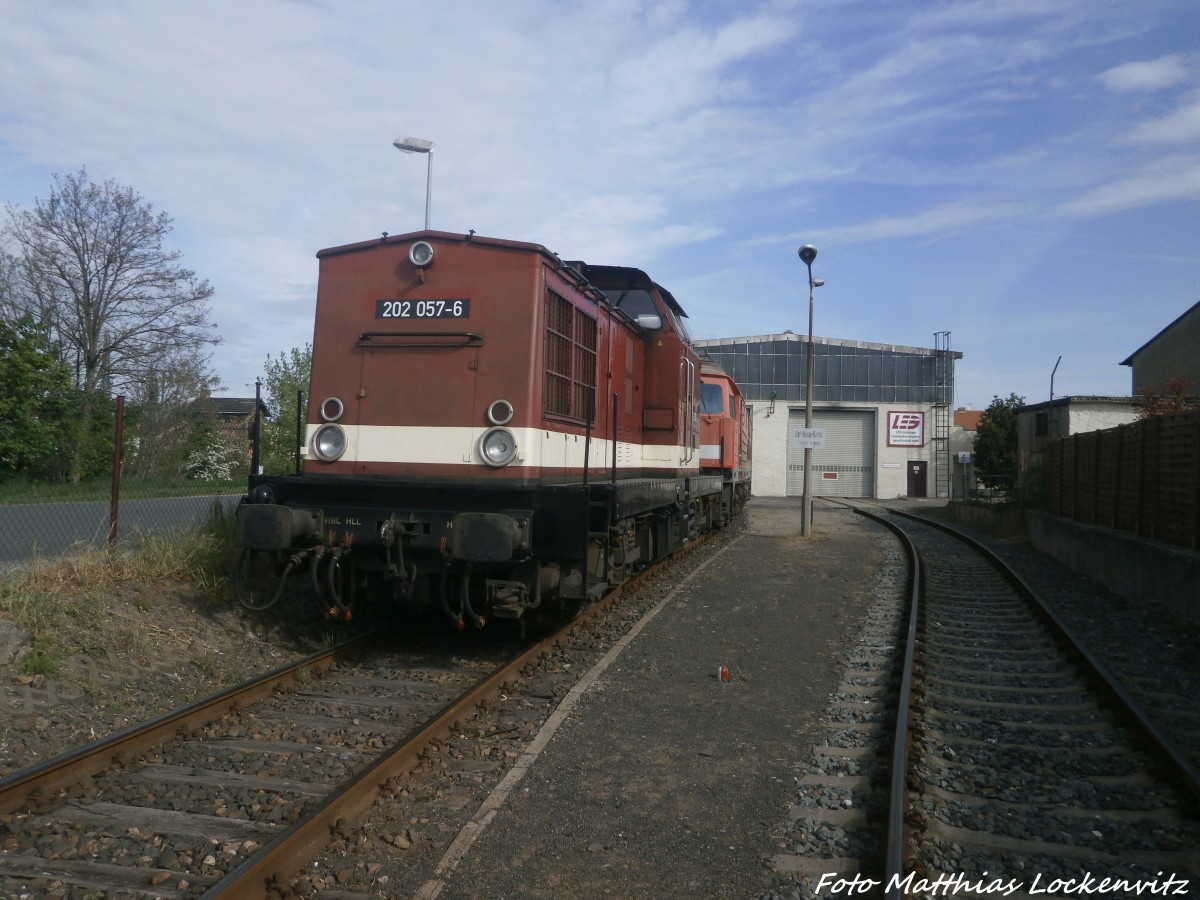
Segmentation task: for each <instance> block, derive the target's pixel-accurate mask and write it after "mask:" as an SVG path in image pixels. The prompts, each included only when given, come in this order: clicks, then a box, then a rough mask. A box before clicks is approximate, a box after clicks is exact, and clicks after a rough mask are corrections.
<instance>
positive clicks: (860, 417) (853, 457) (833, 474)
mask: <svg viewBox="0 0 1200 900" xmlns="http://www.w3.org/2000/svg"><path fill="white" fill-rule="evenodd" d="M803 427H804V410H802V409H800V410H796V409H791V410H788V434H789V435H790V434H791V433H792V429H793V428H803ZM813 427H814V428H824V429H825V449H824V450H814V451H813V452H812V466H813V471H812V486H813V496H814V497H874V496H875V412H874V410H870V409H815V410H813ZM787 493H788V496H789V497H793V496H794V497H801V496H803V495H804V451H803V450H798V449H794V448H793V447H791V446H790V441H789V446H788V448H787Z"/></svg>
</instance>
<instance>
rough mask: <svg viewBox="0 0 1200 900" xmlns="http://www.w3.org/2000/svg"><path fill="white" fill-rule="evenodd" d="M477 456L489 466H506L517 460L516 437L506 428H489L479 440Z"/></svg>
mask: <svg viewBox="0 0 1200 900" xmlns="http://www.w3.org/2000/svg"><path fill="white" fill-rule="evenodd" d="M479 454H480V455H481V456H482V457H483V461H484V462H485V463H487V464H488V465H489V466H507V465H508V464H509V463H510V462H512V461H513V460H514V459H516V458H517V437H516V435H514V434H513V433H512V432H511V431H509V430H508V429H507V428H500V427H499V426H497V427H495V428H489V429H488V430H487V431H485V432H484V433H483V437H481V438H480V439H479Z"/></svg>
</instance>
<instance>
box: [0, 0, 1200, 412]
mask: <svg viewBox="0 0 1200 900" xmlns="http://www.w3.org/2000/svg"><path fill="white" fill-rule="evenodd" d="M0 22H3V27H2V28H0V201H3V203H4V205H5V206H6V207H16V208H20V209H30V208H32V207H33V206H34V205H35V203H36V202H37V201H38V199H45V198H46V197H47V196H48V195H49V192H50V189H51V188H52V186H53V177H54V175H55V174H59V175H67V174H73V173H76V172H78V171H80V170H81V169H86V171H87V174H88V176H89V178H90V179H91V180H92V181H95V182H97V183H103V182H105V181H108V180H113V181H115V182H116V183H117V184H118V185H121V186H128V187H132V188H133V189H134V190H136V191H137V192H138V193H139V194H140V195H141V196H142V197H143V198H144V200H145V201H146V202H147V203H149V204H151V205H152V206H153V207H154V209H155V211H157V212H166V213H168V214H169V215H170V216H171V217H172V219H173V220H174V230H173V231H172V233H171V234H170V236H169V237H168V239H167V242H166V247H167V249H171V250H178V251H180V252H181V253H182V264H183V265H185V266H186V267H187V268H189V269H192V270H193V271H195V273H196V274H197V276H198V277H200V278H204V279H207V280H208V281H209V282H210V283H211V284H212V286H213V288H214V295H213V298H212V300H211V307H212V319H213V321H214V322H215V323H216V324H217V330H218V333H219V335H220V337H221V343H220V344H219V345H217V346H216V347H214V348H213V350H212V356H211V366H212V369H213V371H214V372H215V374H216V375H217V376H219V377H220V379H221V382H222V391H221V393H224V394H226V395H230V396H251V395H253V391H254V382H255V379H256V378H258V377H260V376H261V375H262V374H263V372H264V366H265V363H266V360H267V358H268V355H270V356H272V357H277V356H278V355H279V354H281V353H286V352H287V351H289V350H290V349H291V348H293V347H302V346H304V345H305V344H306V343H309V342H310V341H311V340H312V317H313V308H314V297H315V293H316V281H317V260H316V252H317V251H318V250H320V249H322V248H325V247H333V246H338V245H342V244H348V243H353V242H356V241H360V240H368V239H371V238H374V237H377V236H379V234H380V233H381V232H384V231H386V232H389V233H390V234H402V233H407V232H411V231H417V230H420V229H421V228H422V227H423V224H424V216H425V189H426V174H427V170H426V166H427V163H430V162H431V163H432V191H431V201H432V202H431V207H432V208H431V227H432V228H434V229H436V230H442V231H450V232H466V231H467V230H469V229H474V230H475V231H476V232H477V233H479V234H481V235H487V236H490V237H498V238H508V239H513V240H520V241H530V242H534V243H539V244H542V245H544V246H546V247H547V248H549V249H550V250H552V251H554V252H556V253H558V254H559V255H560V256H561V257H563V258H565V259H583V260H585V261H587V262H589V263H593V264H603V265H622V266H634V267H637V268H640V269H643V270H645V271H646V272H647V273H649V274H650V276H651V277H652V278H653V279H654V280H655V281H657V282H659V283H660V284H662V285H663V286H665V287H666V288H668V289H669V290H670V291H671V292H672V293H673V294H674V296H675V297H676V299H677V300H678V301H679V302H680V304H681V305H682V306H683V308H684V309H685V310H686V311H687V313H688V326H689V330H690V331H691V334H692V337H693V338H698V339H699V338H725V337H740V336H750V335H765V334H774V333H780V332H784V331H788V330H791V331H794V332H796V333H798V334H803V333H806V331H807V326H808V322H807V316H808V281H807V271H806V269H805V267H804V264H803V263H802V262H801V261H800V259H799V257H798V255H797V250H798V248H799V247H800V245H802V244H813V245H814V246H816V247H817V250H818V255H817V259H816V261H815V263H814V264H813V275H814V277H817V278H822V279H824V281H825V284H824V286H822V287H820V288H818V289H817V291H816V300H815V324H814V332H815V334H816V335H818V336H824V337H830V338H839V339H846V340H859V341H870V342H875V343H883V344H900V345H906V346H915V347H933V346H934V345H935V338H934V333H935V332H950V338H949V343H950V347H951V349H953V350H955V351H957V352H960V353H962V354H963V358H962V359H961V360H960V361H959V362H958V364H957V372H956V374H957V383H956V396H955V403H956V405H958V406H964V407H969V408H976V409H981V408H985V407H986V406H987V405H988V404H989V403H990V402H991V401H992V399H993V397H996V396H999V397H1008V396H1009V395H1010V394H1017V395H1019V396H1021V397H1023V398H1025V400H1026V401H1027V402H1029V403H1037V402H1041V401H1043V400H1047V399H1049V398H1050V395H1051V387H1052V385H1053V392H1054V395H1055V396H1065V395H1099V396H1126V395H1128V394H1129V393H1130V386H1131V372H1130V369H1129V367H1127V366H1122V365H1120V363H1121V361H1122V360H1124V359H1126V358H1127V357H1128V356H1129V355H1130V354H1131V353H1133V352H1134V351H1135V350H1137V349H1138V348H1140V347H1141V346H1142V345H1143V344H1145V343H1146V342H1147V341H1148V340H1150V339H1151V338H1153V337H1154V336H1155V335H1156V334H1157V333H1158V332H1159V331H1160V330H1161V329H1162V328H1164V327H1165V326H1166V325H1168V324H1169V323H1170V322H1171V321H1173V320H1174V319H1175V318H1176V317H1178V316H1179V315H1181V314H1182V313H1183V312H1185V311H1186V310H1187V309H1188V308H1190V307H1191V306H1192V305H1193V304H1195V303H1196V302H1198V301H1200V42H1198V41H1197V38H1196V36H1197V35H1200V4H1198V3H1196V2H1195V0H1146V2H1143V3H1129V2H1128V0H1120V2H1117V0H961V2H937V0H928V2H910V0H763V2H758V0H736V2H735V0H700V2H696V0H662V2H649V0H588V2H586V3H584V2H572V0H506V2H502V3H497V2H494V0H458V2H453V3H440V4H434V3H428V2H421V3H417V2H411V0H345V2H333V0H204V2H198V0H178V2H170V3H163V2H159V0H106V2H104V3H92V2H84V0H40V2H35V0H0ZM405 136H414V137H420V138H424V139H426V140H431V141H433V144H434V148H433V152H432V156H431V157H430V158H429V159H427V158H426V157H424V156H420V155H414V154H405V153H401V152H399V151H398V150H397V149H396V148H395V147H393V146H392V141H393V140H394V139H395V138H398V137H405ZM4 218H5V220H7V213H5V214H4ZM1198 352H1200V348H1198ZM1060 357H1061V361H1060V359H1059V358H1060ZM1056 365H1057V371H1056V370H1055V367H1056ZM1052 373H1053V382H1052Z"/></svg>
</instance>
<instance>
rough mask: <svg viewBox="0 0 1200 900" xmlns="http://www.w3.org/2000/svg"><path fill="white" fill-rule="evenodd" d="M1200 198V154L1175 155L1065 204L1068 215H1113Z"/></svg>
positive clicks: (1065, 211)
mask: <svg viewBox="0 0 1200 900" xmlns="http://www.w3.org/2000/svg"><path fill="white" fill-rule="evenodd" d="M1194 200H1200V156H1190V155H1188V156H1185V155H1180V156H1171V157H1168V158H1166V159H1161V160H1157V161H1155V162H1152V163H1149V164H1147V165H1146V166H1144V167H1143V168H1142V169H1140V170H1139V171H1136V172H1134V173H1132V174H1130V175H1128V176H1126V177H1124V178H1116V179H1114V180H1112V181H1110V182H1108V183H1107V184H1102V185H1100V186H1099V187H1096V188H1093V189H1092V190H1090V191H1086V192H1084V193H1083V194H1081V195H1080V196H1078V197H1075V198H1073V199H1071V200H1068V201H1067V202H1065V203H1063V204H1061V205H1060V206H1059V208H1058V211H1059V212H1061V213H1062V214H1064V215H1068V216H1101V215H1111V214H1113V213H1117V212H1122V211H1124V210H1129V209H1139V208H1142V207H1145V206H1151V205H1154V204H1158V203H1179V202H1186V201H1194Z"/></svg>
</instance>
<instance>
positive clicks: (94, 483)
mask: <svg viewBox="0 0 1200 900" xmlns="http://www.w3.org/2000/svg"><path fill="white" fill-rule="evenodd" d="M245 490H246V479H245V477H244V476H242V477H239V478H235V479H231V480H229V481H201V480H199V479H179V478H173V479H163V478H125V479H123V480H122V481H121V497H122V499H126V500H137V499H150V498H157V497H194V496H196V495H198V494H199V495H205V494H240V493H242V492H244V491H245ZM111 496H112V479H111V478H109V477H107V476H105V477H103V478H89V479H86V480H84V481H78V482H61V481H59V482H44V481H30V480H28V479H25V478H20V477H16V478H11V479H9V480H7V481H3V482H0V504H4V503H7V504H12V505H17V504H32V503H71V502H81V501H88V500H108V499H109V498H110V497H111Z"/></svg>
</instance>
